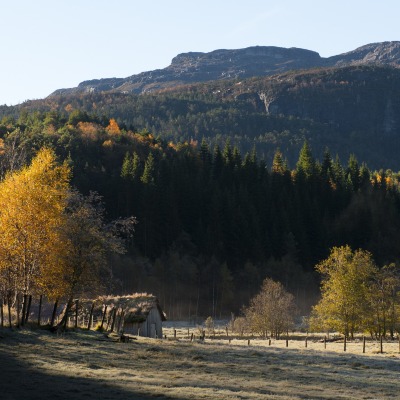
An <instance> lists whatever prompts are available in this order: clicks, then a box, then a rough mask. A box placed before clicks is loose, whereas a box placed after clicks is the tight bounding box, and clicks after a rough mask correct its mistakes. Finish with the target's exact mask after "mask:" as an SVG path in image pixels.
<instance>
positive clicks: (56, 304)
mask: <svg viewBox="0 0 400 400" xmlns="http://www.w3.org/2000/svg"><path fill="white" fill-rule="evenodd" d="M57 307H58V299H57V300H56V301H55V303H54V307H53V313H52V314H51V321H50V328H52V327H53V326H54V321H55V319H56V313H57Z"/></svg>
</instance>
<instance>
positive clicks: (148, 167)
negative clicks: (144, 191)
mask: <svg viewBox="0 0 400 400" xmlns="http://www.w3.org/2000/svg"><path fill="white" fill-rule="evenodd" d="M154 174H155V165H154V156H153V154H152V153H151V152H150V153H149V155H148V157H147V160H146V162H145V164H144V170H143V175H142V176H141V178H140V180H141V181H142V182H143V183H144V184H145V185H154V183H155V179H154Z"/></svg>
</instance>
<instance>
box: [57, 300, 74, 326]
mask: <svg viewBox="0 0 400 400" xmlns="http://www.w3.org/2000/svg"><path fill="white" fill-rule="evenodd" d="M71 307H72V297H70V298H69V299H68V302H67V305H66V306H65V312H64V315H63V317H62V319H61V321H60V323H59V324H58V327H59V328H61V329H62V330H66V329H67V324H68V314H69V310H70V309H71Z"/></svg>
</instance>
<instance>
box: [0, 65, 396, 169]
mask: <svg viewBox="0 0 400 400" xmlns="http://www.w3.org/2000/svg"><path fill="white" fill-rule="evenodd" d="M399 91H400V70H399V69H397V68H390V67H378V66H352V67H344V68H327V69H324V68H320V69H314V70H307V71H292V72H287V73H285V74H281V75H275V76H272V77H258V78H249V79H245V80H241V81H239V80H226V81H221V80H220V81H213V82H208V83H201V84H192V85H187V86H181V87H178V88H174V89H169V90H164V91H161V92H157V93H150V94H143V95H133V94H124V93H110V92H107V93H101V92H95V93H86V94H82V93H80V94H79V93H78V94H69V95H59V96H51V97H49V98H47V99H44V100H35V101H28V102H25V103H23V104H21V105H19V106H15V107H6V106H2V107H0V116H13V117H14V118H19V116H20V115H21V116H23V115H24V113H26V112H29V113H30V112H35V111H41V112H48V111H58V112H59V113H61V114H62V115H64V116H65V117H66V118H69V116H70V115H71V113H73V112H74V111H76V110H80V111H84V112H87V113H89V114H91V115H96V116H97V118H98V119H102V118H104V117H105V118H106V119H108V118H115V119H116V120H117V122H118V124H119V125H120V126H121V127H125V128H127V129H128V128H129V129H131V130H133V131H135V132H140V131H142V130H147V131H149V132H151V133H152V134H153V135H154V136H155V137H160V138H162V139H163V140H165V141H173V142H184V141H187V142H190V141H194V142H197V143H199V142H201V141H202V139H203V138H204V139H206V141H207V143H208V144H209V145H210V147H211V148H213V147H214V145H215V144H218V145H219V146H221V147H223V146H224V143H225V142H226V140H227V139H229V140H230V142H231V144H232V146H237V147H238V148H239V150H240V151H241V153H242V154H245V153H246V152H248V151H252V150H253V148H255V149H256V152H257V155H258V157H259V158H262V159H264V160H266V162H267V163H268V164H270V163H271V162H272V159H273V156H274V153H275V150H276V149H277V148H278V147H279V148H280V149H281V151H282V152H283V153H284V155H285V157H286V158H287V159H288V163H289V166H290V168H293V167H294V166H295V163H296V161H297V156H298V153H299V150H300V148H301V146H302V144H303V142H304V140H308V142H309V143H310V145H311V146H312V148H313V152H314V154H315V156H317V157H318V158H320V159H321V158H322V156H323V152H324V149H325V147H326V146H328V147H329V148H330V150H331V153H332V154H333V155H336V154H339V155H340V156H341V158H342V159H346V160H347V159H348V157H349V156H350V154H352V153H354V154H355V155H356V156H357V158H358V159H360V160H363V161H364V162H366V163H367V165H368V166H369V167H370V168H373V169H379V168H385V169H386V168H391V169H393V170H399V169H400V161H399V158H398V149H399V146H400V143H399V138H400V101H399V96H398V95H397V94H398V93H399Z"/></svg>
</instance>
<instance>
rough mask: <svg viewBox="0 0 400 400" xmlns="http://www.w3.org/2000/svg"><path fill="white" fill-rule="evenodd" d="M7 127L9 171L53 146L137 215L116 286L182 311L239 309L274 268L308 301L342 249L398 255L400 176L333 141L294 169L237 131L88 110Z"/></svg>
mask: <svg viewBox="0 0 400 400" xmlns="http://www.w3.org/2000/svg"><path fill="white" fill-rule="evenodd" d="M143 98H144V97H143ZM82 99H83V100H85V99H87V98H86V97H84V98H82ZM92 99H93V98H92ZM140 99H142V98H137V99H136V101H142V100H140ZM153 99H155V98H153ZM176 101H177V100H176ZM294 123H295V122H294ZM0 135H1V138H2V143H1V145H2V152H1V164H0V167H1V172H2V174H3V175H4V173H5V172H6V171H7V170H9V169H10V168H11V167H12V165H14V164H15V163H16V161H18V162H20V163H23V162H24V161H25V162H27V161H29V160H30V159H31V158H32V156H33V154H34V153H35V151H36V150H38V149H39V148H42V147H44V146H47V147H51V148H54V150H55V151H56V153H57V154H58V156H59V158H60V160H67V162H68V164H69V165H70V166H71V167H72V171H73V178H72V183H73V184H74V185H75V186H76V187H77V188H78V189H79V190H80V191H81V192H83V193H88V192H90V191H93V190H94V191H97V192H98V193H99V194H101V195H102V196H103V198H104V202H105V206H106V210H107V215H108V218H109V219H115V218H118V217H124V216H130V215H134V216H136V217H137V220H138V224H137V226H136V232H135V235H134V238H133V240H132V242H131V243H130V245H129V252H128V254H126V255H125V256H120V257H118V258H114V259H113V260H112V265H113V271H114V275H115V277H116V278H118V280H119V284H118V285H117V286H116V287H115V291H120V292H132V291H150V292H153V293H157V295H158V296H159V298H160V300H161V301H162V303H163V304H164V305H165V307H166V308H167V310H168V312H169V315H170V317H171V318H181V317H185V318H186V317H188V316H189V315H200V314H202V313H208V314H213V315H214V316H217V315H220V314H221V313H222V314H226V313H228V312H230V311H238V310H239V309H240V307H241V306H242V304H244V303H246V302H247V301H248V299H249V297H250V296H252V295H254V293H255V292H256V291H257V290H258V288H259V285H260V282H261V281H262V280H263V279H264V278H265V277H266V276H269V277H271V278H273V279H277V280H280V281H281V282H282V283H283V284H284V285H285V287H286V289H288V290H290V291H291V292H292V293H293V294H294V295H295V297H296V301H297V303H298V304H299V305H300V307H301V308H302V309H306V308H307V307H308V306H309V305H310V304H311V303H312V302H313V301H314V298H313V296H314V295H316V294H317V291H318V282H317V277H316V275H315V274H314V265H315V264H316V263H318V262H319V261H321V260H322V259H324V258H325V257H326V256H327V255H328V254H329V249H330V248H331V247H332V246H338V245H343V244H349V245H351V246H352V247H353V248H358V247H362V248H364V249H367V250H370V251H371V252H372V253H373V254H374V256H375V258H376V260H377V262H378V263H379V264H380V265H383V264H384V263H388V262H392V261H395V260H397V259H398V258H399V252H400V250H399V247H398V242H399V240H400V237H399V236H400V232H399V231H398V226H399V223H400V195H399V191H398V186H399V176H398V175H397V174H395V173H393V172H392V171H384V170H380V171H375V172H374V171H371V170H369V169H368V168H367V167H366V165H365V164H362V162H361V161H362V160H359V161H357V158H356V157H355V156H350V157H349V158H345V159H343V160H342V161H341V160H340V159H339V158H338V157H336V155H333V154H331V153H330V152H329V150H327V149H326V150H325V152H324V154H323V157H321V158H319V157H318V158H319V161H318V160H317V159H316V157H314V156H313V147H312V144H311V145H310V143H309V142H302V143H301V150H300V152H299V153H298V154H297V160H296V162H295V163H293V166H292V167H291V168H289V167H288V165H287V163H286V156H287V155H286V154H285V152H284V151H282V152H281V151H279V150H276V151H275V152H274V155H273V161H272V162H267V163H266V162H265V161H264V160H263V159H262V158H260V156H258V155H257V152H256V151H255V150H251V151H248V152H246V153H242V152H240V151H239V148H238V146H236V145H235V143H234V142H232V141H229V140H226V141H225V142H223V143H222V145H221V146H219V145H214V144H212V143H211V141H208V140H206V139H204V140H199V141H197V140H192V141H189V142H188V141H185V142H183V141H182V142H172V141H167V140H165V139H164V138H163V137H155V135H154V134H152V133H150V132H148V131H146V130H141V131H136V130H132V129H128V127H127V125H124V124H118V122H117V121H116V120H115V119H108V118H105V117H102V118H100V117H98V116H96V115H90V114H88V113H86V112H83V111H78V110H75V111H72V112H70V113H67V112H65V111H64V112H62V113H60V112H57V111H51V112H44V113H40V112H35V113H29V112H26V111H23V112H21V114H20V115H19V116H18V117H17V118H14V119H13V118H11V117H4V118H3V119H2V121H1V123H0ZM221 140H222V138H221Z"/></svg>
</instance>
